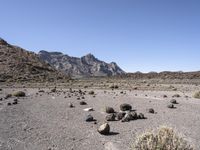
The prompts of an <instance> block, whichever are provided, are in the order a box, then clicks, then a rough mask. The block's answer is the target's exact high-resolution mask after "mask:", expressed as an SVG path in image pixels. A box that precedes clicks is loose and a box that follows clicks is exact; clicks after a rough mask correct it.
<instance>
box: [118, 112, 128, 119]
mask: <svg viewBox="0 0 200 150" xmlns="http://www.w3.org/2000/svg"><path fill="white" fill-rule="evenodd" d="M125 115H126V113H125V112H118V113H116V118H117V120H121V119H122V118H124V116H125Z"/></svg>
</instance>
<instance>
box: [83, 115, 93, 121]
mask: <svg viewBox="0 0 200 150" xmlns="http://www.w3.org/2000/svg"><path fill="white" fill-rule="evenodd" d="M85 121H86V122H91V121H94V118H93V116H92V115H87V116H86V119H85Z"/></svg>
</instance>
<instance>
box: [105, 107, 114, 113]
mask: <svg viewBox="0 0 200 150" xmlns="http://www.w3.org/2000/svg"><path fill="white" fill-rule="evenodd" d="M114 112H115V111H114V109H113V108H112V107H106V113H108V114H110V113H114Z"/></svg>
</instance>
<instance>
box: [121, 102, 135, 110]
mask: <svg viewBox="0 0 200 150" xmlns="http://www.w3.org/2000/svg"><path fill="white" fill-rule="evenodd" d="M131 109H132V106H131V105H130V104H126V103H124V104H121V105H120V110H121V111H127V110H131Z"/></svg>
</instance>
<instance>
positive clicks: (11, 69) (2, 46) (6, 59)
mask: <svg viewBox="0 0 200 150" xmlns="http://www.w3.org/2000/svg"><path fill="white" fill-rule="evenodd" d="M67 78H68V77H66V75H64V74H62V73H61V72H58V71H57V70H56V69H54V68H53V67H52V66H50V65H49V64H48V63H45V62H44V61H41V60H40V59H39V57H38V55H37V54H35V53H33V52H29V51H26V50H24V49H22V48H20V47H17V46H13V45H10V44H8V43H7V42H6V41H5V40H3V39H2V38H0V82H5V81H10V82H18V81H29V82H37V81H56V80H58V79H67Z"/></svg>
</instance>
